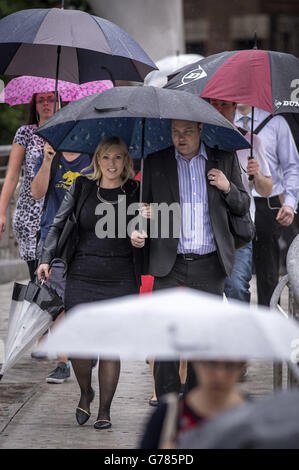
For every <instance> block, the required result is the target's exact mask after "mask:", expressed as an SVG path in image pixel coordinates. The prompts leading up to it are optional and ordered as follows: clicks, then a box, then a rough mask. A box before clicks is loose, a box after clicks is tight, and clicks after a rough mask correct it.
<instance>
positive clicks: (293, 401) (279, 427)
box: [178, 390, 299, 449]
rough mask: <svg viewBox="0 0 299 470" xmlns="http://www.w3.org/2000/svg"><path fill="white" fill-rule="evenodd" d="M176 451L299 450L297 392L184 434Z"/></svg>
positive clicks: (233, 412) (245, 407) (261, 401)
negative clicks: (178, 449)
mask: <svg viewBox="0 0 299 470" xmlns="http://www.w3.org/2000/svg"><path fill="white" fill-rule="evenodd" d="M178 448H180V449H299V392H298V390H293V391H284V392H279V393H277V394H276V395H274V396H271V397H266V398H265V397H264V398H262V399H259V400H258V401H252V402H249V403H248V404H245V405H241V406H238V407H237V408H235V409H233V410H230V411H228V412H226V413H224V414H222V415H221V416H220V415H219V417H216V418H213V419H211V420H210V421H208V422H207V424H205V425H202V426H199V427H198V428H197V429H195V430H193V431H190V432H189V433H186V434H185V435H184V437H182V439H181V441H180V442H179V445H178Z"/></svg>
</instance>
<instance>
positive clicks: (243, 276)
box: [210, 98, 272, 302]
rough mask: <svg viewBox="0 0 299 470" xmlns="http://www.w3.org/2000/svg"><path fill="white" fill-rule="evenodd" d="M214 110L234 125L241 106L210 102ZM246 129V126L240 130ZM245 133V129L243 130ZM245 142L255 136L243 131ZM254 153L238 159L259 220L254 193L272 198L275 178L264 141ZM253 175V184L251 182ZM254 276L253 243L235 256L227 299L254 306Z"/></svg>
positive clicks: (255, 146) (246, 152)
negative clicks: (251, 292) (251, 302)
mask: <svg viewBox="0 0 299 470" xmlns="http://www.w3.org/2000/svg"><path fill="white" fill-rule="evenodd" d="M210 103H211V105H212V106H214V107H215V108H216V109H217V110H218V111H219V112H220V113H221V114H222V115H223V116H224V117H226V119H228V120H229V121H230V122H232V123H234V117H235V113H236V109H237V104H236V103H233V102H231V101H224V100H218V99H212V98H211V99H210ZM240 127H242V126H240ZM242 129H243V127H242ZM242 133H243V135H244V136H245V138H246V139H247V140H248V141H249V142H250V137H251V134H250V132H248V131H247V130H242ZM249 155H250V150H249V149H244V150H238V151H237V156H238V160H239V163H240V167H241V177H242V183H243V185H244V188H245V189H246V191H247V192H248V194H249V196H250V215H251V218H252V220H253V221H254V220H255V204H254V199H253V195H252V191H253V190H254V189H255V190H256V191H257V192H258V193H259V194H260V195H261V196H263V197H267V196H269V195H270V194H271V190H272V178H271V173H270V169H269V165H268V162H267V158H266V155H265V151H264V147H263V143H262V141H261V139H260V138H259V137H258V136H256V135H254V136H253V157H254V158H249ZM250 175H252V176H253V177H254V178H253V180H251V181H249V176H250ZM251 276H252V242H250V243H248V245H246V246H244V247H243V248H241V249H240V250H238V251H237V252H236V254H235V262H234V268H233V272H232V274H231V276H230V277H228V278H227V279H226V281H225V288H224V292H225V295H226V297H228V298H233V299H237V300H242V301H245V302H250V290H249V287H250V284H249V283H250V280H251Z"/></svg>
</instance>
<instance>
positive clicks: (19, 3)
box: [0, 0, 92, 145]
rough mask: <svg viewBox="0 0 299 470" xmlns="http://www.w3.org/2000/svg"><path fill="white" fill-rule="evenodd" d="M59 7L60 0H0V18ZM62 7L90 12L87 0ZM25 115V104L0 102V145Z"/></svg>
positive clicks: (72, 0)
mask: <svg viewBox="0 0 299 470" xmlns="http://www.w3.org/2000/svg"><path fill="white" fill-rule="evenodd" d="M60 7H61V1H60V0H13V1H11V0H1V1H0V18H3V17H4V16H7V15H10V14H11V13H15V12H17V11H20V10H27V9H33V8H60ZM64 8H68V9H76V10H82V11H86V12H87V13H92V11H91V9H90V7H89V4H88V1H87V0H64ZM12 78H13V77H12V76H1V75H0V79H1V80H3V81H4V83H5V84H7V83H8V82H9V80H11V79H12ZM0 91H1V90H0ZM27 116H28V107H27V106H26V105H18V106H13V107H10V106H8V105H7V104H3V103H0V145H9V144H10V143H11V142H12V140H13V138H14V135H15V132H16V130H17V129H18V127H20V126H22V125H23V124H26V123H27Z"/></svg>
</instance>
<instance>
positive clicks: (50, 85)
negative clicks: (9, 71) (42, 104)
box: [4, 76, 113, 106]
mask: <svg viewBox="0 0 299 470" xmlns="http://www.w3.org/2000/svg"><path fill="white" fill-rule="evenodd" d="M109 88H113V84H112V82H111V81H110V80H97V81H94V82H87V83H82V84H81V85H77V84H75V83H71V82H64V81H62V80H58V93H59V95H60V98H61V100H62V101H75V100H78V99H79V98H83V96H88V95H93V94H95V93H102V91H105V90H108V89H109ZM49 91H53V92H54V91H55V80H54V79H52V78H43V77H32V76H22V77H17V78H13V79H12V80H10V82H9V83H8V84H7V85H6V87H5V88H4V102H5V103H7V104H9V105H10V106H15V105H17V104H27V103H30V101H31V99H32V96H33V95H34V94H35V93H47V92H49Z"/></svg>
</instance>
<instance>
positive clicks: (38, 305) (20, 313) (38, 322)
mask: <svg viewBox="0 0 299 470" xmlns="http://www.w3.org/2000/svg"><path fill="white" fill-rule="evenodd" d="M63 309H64V306H63V302H62V299H61V298H60V297H59V296H58V294H57V293H56V291H55V290H53V289H51V288H50V287H48V286H47V285H46V284H36V283H35V282H29V284H28V285H27V286H26V285H22V284H18V283H15V284H14V289H13V294H12V302H11V308H10V315H9V324H8V332H7V339H6V342H5V350H4V362H3V364H2V368H1V371H0V380H1V379H2V376H3V374H4V373H6V372H7V370H8V369H10V368H11V367H12V366H13V365H14V364H15V363H16V362H17V361H18V360H19V359H20V358H21V357H22V356H23V355H24V354H25V352H27V351H28V350H29V349H30V348H31V346H32V345H33V344H34V343H35V341H36V340H37V339H38V338H39V337H40V336H41V335H42V334H43V333H44V332H45V331H46V330H47V329H48V327H49V325H50V324H51V323H52V322H53V321H54V320H55V319H56V318H57V316H58V315H59V314H60V313H61V312H62V311H63Z"/></svg>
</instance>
